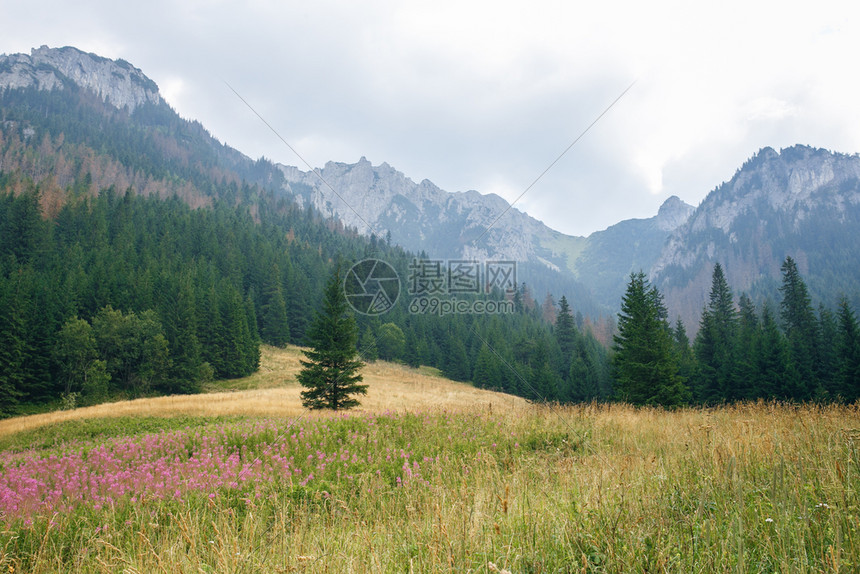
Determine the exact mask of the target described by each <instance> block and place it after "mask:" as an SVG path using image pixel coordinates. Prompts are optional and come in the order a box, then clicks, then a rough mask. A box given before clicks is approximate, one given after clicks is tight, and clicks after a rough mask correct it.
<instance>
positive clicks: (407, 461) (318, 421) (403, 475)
mask: <svg viewBox="0 0 860 574" xmlns="http://www.w3.org/2000/svg"><path fill="white" fill-rule="evenodd" d="M165 420H166V421H168V420H169V419H165ZM290 422H291V419H283V418H267V419H261V418H248V417H236V418H231V419H227V420H220V421H207V420H206V419H202V418H201V419H190V418H189V419H187V420H185V421H183V424H182V425H180V424H176V423H175V422H174V423H168V422H166V423H165V426H164V428H157V424H156V423H147V424H146V425H145V428H144V429H139V430H141V432H140V433H139V434H134V435H131V436H122V433H120V432H118V430H117V429H118V428H121V426H122V425H121V424H120V425H117V424H113V423H112V424H107V423H105V425H106V431H105V433H104V434H99V432H98V427H99V423H98V421H96V422H92V423H91V424H90V426H89V427H87V428H86V430H85V431H76V430H75V429H74V428H73V427H67V426H66V425H71V424H73V423H63V424H60V425H59V426H57V427H54V428H53V430H49V431H45V430H43V431H40V432H41V434H40V435H39V436H38V440H27V435H24V436H19V437H16V438H15V440H14V441H11V442H9V443H8V446H9V450H8V451H7V452H6V453H4V454H3V455H2V458H0V466H2V474H3V476H7V474H8V473H10V472H11V471H12V470H15V469H20V468H22V465H24V464H26V461H28V460H35V461H37V462H38V461H39V460H43V459H46V458H47V459H50V457H51V456H53V457H55V460H58V459H61V458H62V457H64V456H74V457H77V458H76V460H80V461H81V463H80V464H83V465H86V464H89V465H90V466H88V467H86V468H87V473H89V474H91V475H98V474H99V473H107V472H116V473H122V472H133V471H134V470H135V469H136V468H140V467H142V465H144V464H145V463H146V462H147V460H151V461H154V460H160V458H159V457H162V458H165V460H168V461H169V462H170V464H172V465H176V468H184V469H186V470H184V471H183V472H177V473H175V474H174V475H171V476H174V477H175V478H174V479H173V480H174V481H175V482H174V483H172V484H170V485H169V486H170V488H169V489H168V490H169V491H170V493H171V494H170V495H169V496H157V495H156V493H155V492H156V491H155V490H153V491H151V492H149V491H146V489H145V488H144V487H140V489H139V490H141V491H143V492H144V493H143V496H142V498H141V494H140V492H136V493H130V492H125V493H122V494H120V495H118V496H116V497H114V498H112V500H111V501H110V503H102V504H101V505H97V504H94V503H93V501H92V500H90V499H87V498H86V497H84V498H82V499H80V500H76V501H67V504H66V506H64V507H63V510H62V511H58V510H55V509H52V508H48V507H43V508H41V509H40V508H38V505H37V508H36V509H35V510H32V509H31V510H28V511H27V512H19V513H17V514H16V513H15V512H12V511H8V510H7V512H6V514H5V516H3V517H2V519H0V528H2V532H0V571H2V572H6V571H9V572H23V571H26V572H60V571H62V572H69V571H82V572H122V571H125V572H237V573H239V572H249V573H250V572H255V573H256V572H504V571H508V572H511V573H520V572H534V573H537V572H730V571H731V572H857V571H860V538H858V528H860V500H858V488H860V479H858V477H860V462H858V460H860V449H859V448H858V447H860V430H858V427H860V412H858V409H857V408H856V407H838V406H827V407H819V406H802V407H796V406H783V405H776V404H769V403H758V404H745V405H739V406H734V407H725V408H719V409H713V410H698V409H688V410H678V411H671V412H666V411H662V410H655V409H634V408H631V407H627V406H618V405H613V406H597V405H590V406H582V407H567V408H558V407H556V408H549V407H536V406H527V405H521V406H519V407H518V408H509V409H504V410H502V409H499V408H495V409H492V410H491V409H490V408H489V406H488V405H486V404H485V403H483V402H476V403H474V405H473V406H471V407H467V408H462V409H459V410H458V411H456V412H452V411H449V412H445V411H442V410H433V409H424V410H422V411H420V412H412V413H409V412H390V413H381V414H380V413H376V414H373V413H358V414H355V415H349V416H345V417H340V416H339V417H334V418H332V417H328V418H312V417H310V416H305V417H303V418H302V419H301V420H299V421H298V422H295V421H293V422H294V426H292V427H289V426H288V425H289V424H290ZM299 429H301V430H299ZM51 433H55V434H54V436H53V439H52V436H51ZM294 435H295V436H296V438H293V436H294ZM66 439H68V440H66ZM135 444H137V445H144V444H146V445H160V446H159V448H161V450H159V449H158V448H155V447H153V448H152V450H151V452H150V454H149V455H147V456H149V457H150V458H149V459H147V458H146V456H144V455H143V454H141V455H140V456H141V457H143V458H138V459H134V461H135V462H134V464H132V465H130V466H129V468H123V467H122V463H121V462H118V461H120V459H121V456H120V454H121V453H125V452H127V450H128V449H129V448H131V447H130V446H129V445H135ZM30 445H33V446H35V448H34V449H29V448H26V447H28V446H30ZM170 445H173V446H170ZM168 446H169V448H168ZM162 447H163V448H162ZM170 449H173V450H170ZM207 449H208V450H207ZM96 452H99V453H107V454H110V455H111V457H113V458H111V457H108V456H107V454H104V457H106V458H104V460H111V461H113V462H111V465H113V466H111V467H110V468H102V467H100V466H99V460H102V459H99V458H98V457H96V456H94V455H93V456H91V453H96ZM206 455H212V456H216V455H217V456H220V457H223V458H224V459H227V458H229V457H230V456H231V455H235V457H234V459H232V460H234V462H236V461H238V462H237V465H236V466H235V467H234V468H238V469H242V468H245V467H246V466H247V467H248V468H252V469H253V473H251V472H248V474H247V475H246V476H245V478H244V479H242V477H241V476H240V479H239V480H232V481H227V480H223V481H213V482H211V483H207V484H203V483H201V482H199V481H198V482H193V481H192V480H191V478H193V476H195V475H193V473H192V472H191V471H190V470H187V469H188V468H190V467H189V465H188V461H189V460H198V459H200V458H201V457H203V456H206ZM290 456H292V457H293V459H292V466H289V472H286V471H285V470H284V468H285V467H284V466H283V465H282V466H278V465H279V464H282V463H283V461H284V460H288V459H289V457H290ZM309 456H310V459H309V458H308V457H309ZM195 457H197V458H195ZM183 465H185V466H183ZM320 465H324V467H323V468H321V466H320ZM191 466H193V465H191ZM34 468H36V467H35V466H34ZM213 468H214V467H213ZM297 470H301V472H296V471H297ZM215 472H216V471H214V470H213V471H212V473H215ZM218 472H221V471H218ZM224 472H227V471H226V470H225V471H224ZM236 472H241V470H239V471H236ZM183 473H184V474H183ZM252 474H253V477H254V478H253V480H252V479H251V478H250V477H251V475H252ZM309 474H314V476H313V478H308V476H309ZM117 476H120V474H117ZM122 476H127V475H122ZM225 476H226V475H225ZM37 478H39V480H42V477H37ZM227 478H229V476H227ZM45 480H46V481H47V482H50V481H49V480H47V479H45ZM183 481H185V482H183ZM201 484H203V486H200V485H201ZM51 487H53V488H55V489H56V488H59V486H58V483H57V482H56V481H55V482H54V483H51V485H48V488H51ZM177 492H178V493H179V494H178V495H175V494H176V493H177ZM59 498H62V497H59ZM59 498H58V499H59ZM133 498H134V500H135V501H134V502H132V499H133ZM72 502H74V503H72ZM102 502H104V501H102ZM97 506H100V507H98V508H97Z"/></svg>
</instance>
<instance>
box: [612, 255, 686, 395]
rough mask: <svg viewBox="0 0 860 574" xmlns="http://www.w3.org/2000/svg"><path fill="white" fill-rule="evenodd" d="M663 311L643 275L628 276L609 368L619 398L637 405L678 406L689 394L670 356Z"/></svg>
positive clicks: (667, 331) (656, 292) (659, 299)
mask: <svg viewBox="0 0 860 574" xmlns="http://www.w3.org/2000/svg"><path fill="white" fill-rule="evenodd" d="M664 316H665V307H663V306H662V298H661V296H660V293H659V292H658V291H657V289H656V288H655V287H652V286H651V285H650V284H649V283H648V280H647V279H646V278H645V273H643V272H641V271H640V272H639V273H632V274H631V275H630V283H629V284H628V285H627V292H626V293H625V295H624V297H623V298H622V301H621V312H620V313H619V314H618V334H617V335H615V337H614V345H613V349H614V350H615V356H614V357H613V366H614V369H615V382H616V385H617V386H616V392H617V393H618V396H619V398H621V400H624V401H629V402H631V403H633V404H637V405H663V406H676V405H681V404H683V403H685V402H687V400H688V395H689V391H688V390H687V388H686V386H685V385H684V383H683V381H682V380H681V379H680V377H679V376H678V366H677V364H676V363H675V358H674V356H673V355H672V342H671V340H670V337H669V326H668V325H667V324H666V321H665V318H663V317H664Z"/></svg>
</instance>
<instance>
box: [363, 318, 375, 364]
mask: <svg viewBox="0 0 860 574" xmlns="http://www.w3.org/2000/svg"><path fill="white" fill-rule="evenodd" d="M359 353H360V355H361V357H362V358H363V359H364V360H365V361H368V362H370V363H372V362H374V361H376V359H378V358H379V348H378V347H377V346H376V337H375V336H374V335H373V330H372V329H371V328H370V326H368V327H367V329H365V330H364V334H363V335H362V336H361V343H360V344H359Z"/></svg>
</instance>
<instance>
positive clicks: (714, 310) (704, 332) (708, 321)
mask: <svg viewBox="0 0 860 574" xmlns="http://www.w3.org/2000/svg"><path fill="white" fill-rule="evenodd" d="M736 333H737V312H736V311H735V308H734V304H733V303H732V292H731V289H729V285H728V283H727V282H726V277H725V275H724V274H723V268H722V266H721V265H720V264H719V263H716V264H715V265H714V272H713V275H712V279H711V292H710V295H709V298H708V305H707V307H705V309H704V310H703V311H702V319H701V324H700V327H699V334H698V335H697V336H696V343H695V347H694V348H695V351H696V360H697V361H698V365H699V389H700V393H701V394H700V396H699V399H700V400H702V401H704V402H706V403H711V404H713V403H718V402H721V401H731V400H735V399H737V398H738V397H737V390H736V389H735V380H734V374H735V352H734V351H735V349H734V345H735V337H736Z"/></svg>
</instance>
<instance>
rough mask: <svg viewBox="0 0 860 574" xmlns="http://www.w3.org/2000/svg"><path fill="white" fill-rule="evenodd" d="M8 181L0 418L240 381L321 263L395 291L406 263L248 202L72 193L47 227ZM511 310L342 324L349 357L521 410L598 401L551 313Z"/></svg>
mask: <svg viewBox="0 0 860 574" xmlns="http://www.w3.org/2000/svg"><path fill="white" fill-rule="evenodd" d="M23 182H24V183H23V184H22V179H21V178H20V177H18V178H15V177H10V175H9V174H0V185H3V184H5V185H7V187H9V188H11V187H12V184H13V183H14V187H15V189H16V190H17V192H16V193H15V194H13V193H9V192H6V193H0V315H2V316H0V414H3V415H10V414H14V413H16V412H20V408H21V407H22V406H25V405H28V404H38V403H46V402H51V401H56V400H58V398H59V397H61V396H63V395H65V396H69V395H71V394H72V393H74V394H76V395H77V397H78V399H79V402H80V403H94V402H97V401H100V400H102V399H103V398H106V397H117V396H140V395H143V394H155V393H188V392H196V391H199V390H200V388H201V385H202V383H203V382H205V381H206V380H207V379H209V378H212V377H216V378H231V377H241V376H245V375H248V374H250V373H251V372H253V371H254V370H255V369H256V368H257V366H258V364H259V357H260V350H259V344H260V342H263V343H267V344H271V345H275V346H284V345H286V344H287V343H293V344H304V343H306V338H305V331H306V330H307V328H308V326H309V324H310V322H311V320H312V318H313V313H314V310H315V309H317V308H318V307H319V304H320V301H321V296H322V292H323V285H324V284H325V282H326V279H327V277H328V275H329V273H330V271H331V268H332V265H333V264H334V262H335V259H336V258H338V257H342V258H343V259H345V260H347V261H354V260H359V259H361V258H363V257H367V256H374V257H379V258H382V259H385V260H387V261H390V262H391V263H392V264H393V265H394V266H395V267H396V268H397V269H398V272H399V274H400V277H403V278H405V277H407V275H408V271H407V267H408V265H409V262H410V261H412V259H413V258H414V257H415V256H414V255H413V254H410V253H407V252H405V251H403V250H401V249H399V248H396V247H392V246H391V245H390V244H389V243H388V242H383V241H378V240H377V239H376V238H375V237H371V238H369V239H366V238H361V237H358V236H357V235H356V234H355V233H354V232H353V231H350V230H345V229H343V227H342V226H340V225H338V224H337V223H334V222H332V221H330V220H323V219H322V218H321V217H320V215H319V214H318V213H315V212H314V211H313V210H311V209H299V208H297V207H296V206H295V205H294V204H292V203H289V202H286V201H285V200H283V199H275V198H273V197H271V196H265V195H264V194H261V195H263V197H261V198H259V199H258V202H257V203H256V204H255V205H256V206H257V209H256V210H255V213H254V215H252V214H251V210H250V209H249V208H248V207H246V206H243V205H239V206H237V205H236V204H235V202H227V201H221V200H216V201H215V202H214V203H213V206H212V208H206V209H192V208H190V207H189V206H188V205H187V204H186V203H184V202H182V201H180V200H179V199H178V198H176V197H174V198H171V199H166V200H162V199H157V198H154V197H141V196H138V195H136V194H135V193H134V192H133V191H132V190H131V189H128V190H125V191H124V192H117V191H116V190H115V189H113V188H109V189H106V190H103V191H102V192H101V193H100V194H99V195H98V196H95V197H93V196H90V195H88V194H83V193H77V192H76V191H75V189H76V188H77V187H78V185H79V182H75V184H74V185H73V186H71V187H70V189H69V190H68V195H67V198H66V201H65V203H64V204H63V205H62V207H61V208H59V209H58V211H57V215H56V216H55V217H54V218H52V219H47V218H45V217H44V214H43V212H42V209H41V208H40V185H39V184H34V183H33V182H32V181H31V180H26V178H24V180H23ZM225 185H230V184H225ZM22 187H23V188H24V189H23V191H22V190H21V188H22ZM219 195H220V194H219ZM224 195H228V196H229V194H228V193H226V192H225V193H224ZM420 256H421V257H424V255H423V254H422V255H420ZM492 296H493V297H496V298H501V297H503V295H502V294H500V293H495V294H493V295H492ZM513 298H514V301H515V303H516V312H515V313H513V314H509V315H496V316H474V315H451V316H446V317H439V316H433V315H414V314H410V313H409V312H408V309H407V307H408V298H407V297H406V296H403V297H401V298H400V300H399V301H398V304H397V305H396V306H395V308H394V309H393V310H392V311H391V312H390V313H388V314H386V315H384V316H382V317H368V316H358V322H359V326H360V329H361V330H360V331H359V332H360V333H362V338H361V340H360V341H359V347H360V348H361V345H362V343H365V344H370V346H371V347H375V348H376V351H375V352H376V353H378V356H380V357H382V358H384V359H388V360H395V361H402V362H404V363H407V364H409V365H413V366H418V365H428V366H432V367H435V368H438V369H439V370H441V371H442V372H443V373H444V374H445V375H446V376H449V377H451V378H453V379H456V380H461V381H472V380H474V381H475V384H477V385H479V386H481V387H485V388H494V389H499V390H503V391H506V392H510V393H515V394H519V395H522V396H525V397H527V398H530V399H533V400H562V401H572V400H585V399H590V398H605V397H608V396H609V394H610V384H609V379H608V369H607V360H606V351H605V349H604V348H603V347H602V345H600V344H599V343H598V342H597V341H596V340H595V339H594V338H593V337H591V336H590V335H589V334H587V333H583V332H581V331H580V330H579V329H578V328H577V326H576V325H575V322H574V320H573V319H572V317H571V315H572V313H571V311H570V308H569V306H568V305H567V302H566V300H564V299H562V309H561V311H560V312H559V323H558V326H557V327H556V329H555V331H554V330H553V328H552V327H551V326H550V325H549V324H548V323H547V322H546V321H545V320H544V319H543V318H542V316H541V309H540V308H539V307H538V306H536V305H534V302H533V300H532V299H531V297H530V296H529V294H528V289H527V288H526V287H525V285H523V286H521V287H520V288H519V289H518V290H517V292H516V293H515V294H514V297H513ZM368 341H370V343H368ZM368 351H369V352H371V354H372V353H373V351H372V349H368Z"/></svg>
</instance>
